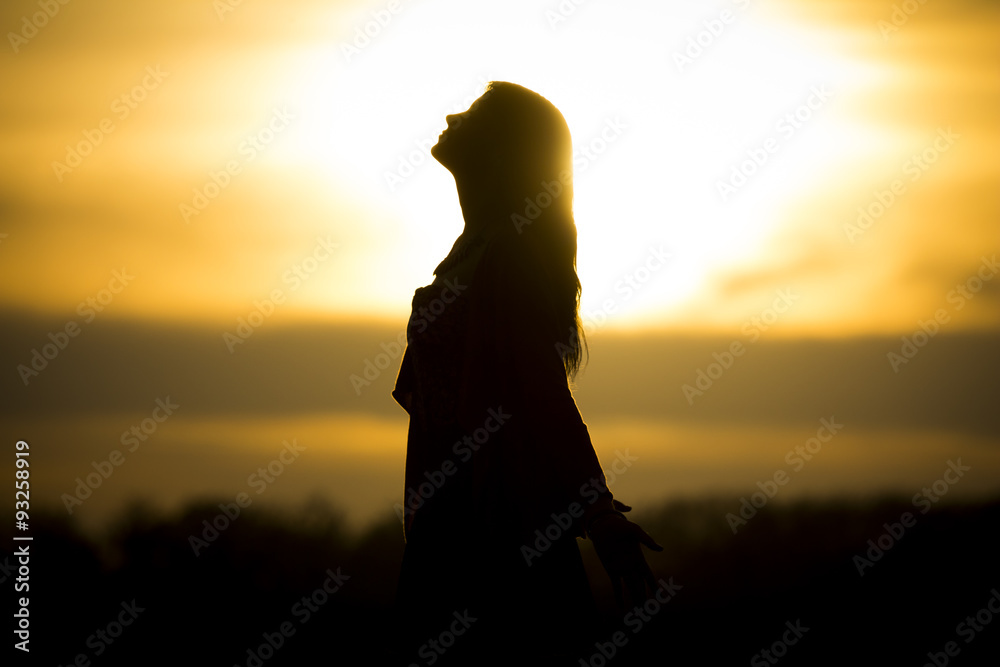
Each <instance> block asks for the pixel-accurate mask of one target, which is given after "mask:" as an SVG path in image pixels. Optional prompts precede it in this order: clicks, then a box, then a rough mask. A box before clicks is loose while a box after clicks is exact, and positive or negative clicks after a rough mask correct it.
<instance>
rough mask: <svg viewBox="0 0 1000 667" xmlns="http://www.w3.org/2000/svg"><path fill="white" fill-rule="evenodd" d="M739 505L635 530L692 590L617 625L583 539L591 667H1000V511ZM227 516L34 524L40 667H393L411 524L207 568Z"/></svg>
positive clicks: (326, 515)
mask: <svg viewBox="0 0 1000 667" xmlns="http://www.w3.org/2000/svg"><path fill="white" fill-rule="evenodd" d="M735 507H738V501H732V500H731V499H715V500H699V501H688V502H673V503H669V504H666V505H664V506H662V507H661V508H660V509H659V510H657V511H651V512H647V513H646V514H644V515H641V514H640V515H638V516H636V517H633V518H635V519H636V520H637V521H639V522H640V523H641V524H642V525H643V526H644V527H645V528H647V530H648V531H649V532H650V533H651V534H652V535H653V536H654V537H655V538H656V539H657V540H658V541H660V543H661V544H663V545H664V546H665V550H664V551H663V553H648V556H649V560H650V563H651V565H652V567H653V569H654V571H655V573H656V576H657V578H663V579H664V580H665V581H668V582H669V581H671V578H672V583H673V584H675V585H679V586H680V588H679V589H676V591H675V595H674V596H673V598H672V599H670V601H669V602H668V603H666V604H663V605H660V604H659V603H649V604H648V605H647V609H646V613H645V617H643V616H642V615H641V614H638V615H637V614H633V615H632V616H630V617H628V618H625V617H623V615H622V614H621V613H616V612H615V611H614V608H613V607H612V605H611V604H610V599H609V597H610V596H609V593H610V591H609V587H608V586H607V581H606V577H605V575H604V573H603V571H601V570H600V565H599V563H597V561H596V560H595V559H594V556H593V553H592V552H591V551H590V549H589V543H586V542H584V543H582V545H583V547H584V556H585V559H586V562H587V565H588V568H589V572H590V575H591V581H592V584H593V588H594V590H595V594H596V596H597V599H598V602H599V603H600V605H601V608H602V609H604V610H605V612H606V618H605V626H604V628H605V630H604V631H603V634H602V635H600V636H598V637H597V640H598V644H599V645H598V646H592V647H591V650H590V651H589V652H587V653H583V654H581V655H580V656H579V659H580V661H581V662H577V663H576V664H585V665H605V664H607V665H631V664H637V665H638V664H644V665H665V664H705V665H716V664H720V665H721V664H725V665H730V664H734V665H735V664H748V663H749V664H751V665H767V664H782V665H792V664H802V665H827V664H829V665H835V664H836V665H867V664H871V665H918V666H919V665H924V664H937V665H944V664H955V665H960V666H964V665H996V664H1000V662H998V656H1000V613H997V612H998V611H1000V593H998V590H1000V567H998V563H1000V534H998V529H1000V501H993V502H989V503H980V504H974V505H972V504H965V505H944V504H943V503H940V504H938V505H935V506H934V507H933V508H932V509H930V510H929V511H928V512H927V513H926V514H922V513H921V511H920V508H918V507H914V505H913V504H911V503H910V501H909V499H885V500H882V501H879V502H866V503H861V502H855V501H852V502H839V503H837V502H824V503H814V504H796V505H786V506H779V505H777V504H773V505H769V506H766V507H764V508H763V509H762V510H761V511H760V512H759V513H758V514H757V515H756V516H755V517H753V518H752V519H751V520H750V521H748V522H747V524H746V525H745V526H742V527H740V529H739V531H738V533H737V534H736V535H734V534H733V533H732V531H731V530H730V528H729V526H728V525H727V523H726V521H725V520H724V516H725V514H726V513H727V512H731V511H733V508H735ZM906 512H909V513H910V515H911V517H912V521H909V520H908V519H907V521H908V523H909V524H910V525H909V526H906V525H904V523H903V522H902V519H903V517H904V513H906ZM218 514H219V508H218V505H217V504H213V503H204V504H199V505H197V506H191V507H189V508H188V509H187V511H185V512H184V513H183V514H182V515H181V516H179V517H177V516H174V517H159V516H155V515H153V514H152V513H150V512H146V511H144V510H143V509H142V508H141V507H138V506H137V507H135V508H133V509H131V510H129V511H128V512H126V513H125V514H123V516H122V517H121V519H120V520H119V522H118V523H117V524H116V526H115V528H114V529H113V530H111V531H109V533H108V535H109V536H108V538H107V539H106V540H103V541H101V542H100V543H97V542H94V541H90V540H87V539H85V538H84V537H82V536H81V535H80V534H79V533H78V532H77V531H75V530H74V528H73V526H72V525H71V524H69V523H67V519H66V517H65V515H63V516H61V517H60V516H58V515H53V516H50V517H33V527H32V529H33V530H32V532H33V535H34V541H33V542H32V543H31V547H30V551H31V562H30V565H31V572H30V587H31V590H30V594H31V598H30V607H29V608H30V615H31V616H30V622H31V630H32V633H31V642H30V647H31V658H32V660H31V663H32V664H48V665H70V664H79V665H87V664H91V665H119V664H120V665H179V664H191V665H210V664H211V665H225V666H227V667H228V666H229V665H241V666H247V667H254V666H255V665H266V666H267V667H272V666H274V665H380V664H384V661H385V651H386V650H387V647H388V646H389V645H390V642H391V635H392V630H391V627H390V625H389V621H388V619H389V610H390V606H391V601H392V594H393V590H394V586H395V581H396V576H397V570H398V566H399V562H400V557H401V554H402V548H403V542H402V531H401V528H400V525H399V523H398V522H397V521H395V520H394V519H390V520H388V521H386V522H384V523H382V524H380V525H375V526H372V527H370V529H369V530H368V531H367V532H365V533H363V534H361V535H353V534H348V533H347V532H346V530H345V528H344V522H343V521H342V518H341V516H340V515H339V513H338V512H337V511H335V510H334V509H333V508H331V507H329V506H328V505H326V504H324V503H323V502H320V501H316V502H314V503H312V504H310V505H307V506H305V507H297V508H292V509H289V510H288V512H287V513H285V514H276V513H273V512H264V511H262V510H261V509H260V508H258V507H251V508H247V509H245V510H243V511H242V513H241V514H240V516H239V517H238V518H236V519H235V520H233V521H232V522H231V523H230V525H229V526H228V528H226V529H225V530H223V531H221V533H220V534H219V535H218V537H216V538H215V539H214V540H212V541H207V540H206V542H205V546H202V547H201V548H200V553H199V555H197V556H196V555H195V554H194V550H193V548H192V546H191V543H190V540H189V537H190V536H191V535H193V534H194V535H202V534H203V532H204V530H205V528H204V524H203V523H202V522H203V520H205V519H208V520H211V519H212V518H213V517H216V516H217V515H218ZM224 523H225V522H222V521H221V520H220V524H224ZM887 524H888V527H887ZM897 524H898V525H897ZM901 528H902V530H900V529H901ZM890 530H891V531H892V532H895V533H896V537H893V536H892V535H890V534H889V531H890ZM880 538H881V543H880ZM869 540H872V542H873V543H874V544H875V545H876V547H878V549H877V550H876V549H873V547H872V544H869ZM869 551H870V552H871V553H868V552H869ZM856 556H860V557H864V558H865V559H869V558H870V561H869V562H870V565H866V564H865V563H864V562H863V561H861V560H860V559H856V558H855V557H856ZM0 559H2V561H3V562H2V564H3V566H4V569H3V572H2V573H0V576H2V577H4V578H5V581H4V582H3V586H4V588H5V590H6V591H7V592H8V600H10V599H12V598H14V597H15V596H16V594H14V593H13V591H12V590H11V589H12V586H13V583H14V580H15V579H16V577H17V573H16V559H15V558H14V557H13V556H12V554H11V549H10V548H8V547H6V546H5V547H4V550H3V551H2V552H0ZM859 566H860V567H861V569H862V570H863V575H862V574H859ZM324 585H325V586H326V588H327V590H334V591H335V592H334V593H332V594H329V593H327V592H326V591H324V590H323V589H324ZM303 598H306V600H307V601H308V602H307V603H303ZM991 605H992V610H991V609H990V606H991ZM8 608H10V607H8ZM119 623H122V624H123V625H118V624H119ZM8 624H10V626H12V625H13V622H12V620H11V617H10V616H8ZM10 626H9V627H10ZM282 627H284V629H285V630H286V636H283V637H281V636H279V635H280V633H281V629H282ZM792 628H794V630H792ZM11 629H12V628H11ZM9 632H10V630H8V633H9ZM616 632H619V633H620V634H618V635H617V638H618V640H619V641H618V645H617V646H616V645H615V644H614V642H613V641H612V639H613V638H614V637H615V636H616V635H615V633H616ZM7 636H8V637H10V636H11V635H10V634H8V635H7ZM269 638H270V643H269ZM460 640H461V638H458V639H457V640H456V641H460ZM446 641H447V640H446ZM949 642H952V644H949ZM272 646H276V648H272ZM949 649H950V650H951V653H952V655H948V653H947V651H948V650H949ZM8 650H9V649H8ZM496 650H497V653H498V654H499V655H503V653H504V651H505V647H503V646H498V647H497V649H496ZM765 650H766V651H767V652H768V653H767V654H766V655H765V654H764V653H763V651H765ZM602 652H603V654H604V655H602ZM15 653H17V652H15ZM612 653H613V654H612ZM81 656H82V657H81ZM436 656H437V654H436V653H434V652H432V651H431V652H425V653H424V655H423V656H417V655H414V656H412V660H411V662H412V663H413V664H416V665H430V664H433V662H434V661H436V660H435V658H436ZM606 656H607V657H606ZM17 657H21V656H20V655H18V656H17ZM509 658H510V659H509V664H511V665H519V664H523V663H524V662H526V660H524V656H519V655H514V654H512V655H510V656H509Z"/></svg>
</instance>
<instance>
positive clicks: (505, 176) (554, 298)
mask: <svg viewBox="0 0 1000 667" xmlns="http://www.w3.org/2000/svg"><path fill="white" fill-rule="evenodd" d="M481 100H482V102H481V103H485V105H486V106H487V107H488V112H489V117H490V121H491V122H490V127H491V131H492V132H493V133H494V136H493V141H491V144H492V146H491V151H490V152H491V153H493V159H494V165H495V167H496V169H495V171H494V176H493V177H494V178H495V179H496V180H497V186H498V187H501V188H504V189H506V190H507V192H509V193H510V197H509V201H510V202H511V211H510V213H509V215H508V216H507V218H508V219H509V221H506V222H504V221H501V222H500V224H509V225H511V227H512V228H513V230H514V232H515V233H516V234H517V235H518V236H519V237H520V238H521V239H523V241H524V243H525V249H526V252H525V254H524V269H525V270H526V271H529V272H532V273H534V274H535V275H534V276H533V277H534V278H535V284H536V285H537V286H538V289H539V290H540V291H541V292H542V294H543V296H544V297H545V300H546V302H547V303H548V304H549V306H550V307H551V308H552V310H553V313H554V314H555V317H556V320H557V323H558V332H559V333H558V334H557V335H558V339H557V340H555V341H553V346H554V348H555V350H556V352H558V353H559V355H560V356H561V358H562V362H563V366H564V368H565V369H566V375H567V377H569V378H571V379H572V378H574V377H575V376H576V374H577V372H578V371H579V369H580V367H581V365H582V364H583V359H584V354H585V352H586V340H585V338H584V331H583V325H582V323H581V321H580V315H579V311H580V293H581V285H580V278H579V276H578V275H577V272H576V251H577V241H576V223H575V221H574V218H573V143H572V139H571V137H570V132H569V126H568V125H567V124H566V119H565V118H563V115H562V113H560V112H559V110H558V109H557V108H556V107H555V106H554V105H553V104H552V103H551V102H549V101H548V100H547V99H545V98H544V97H542V96H541V95H539V94H538V93H536V92H534V91H531V90H528V89H527V88H524V87H523V86H519V85H517V84H513V83H508V82H506V81H492V82H490V83H489V85H488V86H487V89H486V94H485V95H484V96H483V98H481Z"/></svg>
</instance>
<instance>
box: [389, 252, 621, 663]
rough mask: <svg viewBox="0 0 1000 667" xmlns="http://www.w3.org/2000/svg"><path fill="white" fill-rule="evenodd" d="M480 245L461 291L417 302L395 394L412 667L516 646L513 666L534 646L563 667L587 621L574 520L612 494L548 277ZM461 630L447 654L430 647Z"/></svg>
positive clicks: (424, 294)
mask: <svg viewBox="0 0 1000 667" xmlns="http://www.w3.org/2000/svg"><path fill="white" fill-rule="evenodd" d="M479 242H480V243H482V244H484V247H483V248H477V249H476V250H477V251H479V252H481V255H480V256H479V259H478V261H477V263H476V267H475V270H474V273H472V274H471V275H472V279H471V280H468V282H467V284H465V283H462V282H459V281H458V280H440V279H438V280H435V282H434V283H433V284H431V285H428V286H426V287H421V288H419V289H417V290H416V292H415V294H414V297H413V303H412V306H413V309H412V313H411V316H410V320H409V322H408V325H407V347H406V351H405V353H404V355H403V360H402V363H401V366H400V370H399V375H398V377H397V380H396V385H395V388H394V389H393V392H392V396H393V398H394V399H395V400H396V401H397V402H399V404H400V405H401V406H402V407H403V408H404V409H405V410H406V411H407V412H408V413H409V415H410V423H409V430H408V435H407V449H406V469H405V491H404V498H403V503H402V504H403V511H402V514H403V517H402V518H403V523H404V535H405V538H406V547H405V554H404V558H403V564H402V568H401V571H400V581H399V586H398V592H397V611H398V612H399V614H400V617H399V618H400V622H401V624H402V628H401V633H402V634H403V635H404V645H407V646H408V647H409V648H410V649H411V650H414V651H417V652H419V651H420V650H421V649H423V650H424V655H423V656H422V657H421V656H419V655H415V657H414V658H413V660H412V661H413V662H416V663H417V664H427V662H426V661H427V660H428V655H430V654H431V653H433V654H434V655H435V662H436V664H445V663H446V662H447V661H448V660H454V661H456V662H457V664H489V662H488V660H487V657H488V656H484V655H483V654H482V652H483V650H484V648H489V654H490V655H491V656H493V657H495V658H497V659H498V661H501V662H502V661H503V660H510V659H511V656H510V655H509V654H508V653H507V651H508V650H517V647H518V646H520V647H521V649H520V650H521V655H520V656H519V657H518V659H516V660H514V662H513V663H509V664H530V661H529V660H527V659H526V657H525V655H524V651H526V650H528V647H538V648H532V649H531V650H532V651H533V653H532V655H535V656H536V657H537V656H541V655H546V656H550V657H549V658H544V659H543V658H539V660H540V663H545V661H546V660H548V663H547V664H556V663H555V662H554V660H555V659H554V658H552V657H551V655H552V654H553V653H554V652H560V651H562V652H567V651H571V650H572V649H573V648H574V647H576V646H578V645H579V642H580V641H582V640H583V638H584V637H585V636H586V632H587V630H588V629H589V628H588V623H589V622H590V621H591V620H593V611H594V607H593V600H592V598H591V595H590V589H589V585H588V581H587V577H586V573H585V571H584V569H583V565H582V561H581V558H580V552H579V548H578V546H577V543H576V539H575V538H576V537H577V536H582V535H583V531H582V527H581V526H582V523H581V521H580V517H581V516H582V513H583V511H584V509H585V508H587V507H590V506H592V505H593V504H594V503H596V502H602V503H604V502H607V500H608V499H609V498H610V495H611V494H610V491H608V490H607V487H606V486H605V485H604V475H603V473H602V471H601V467H600V464H599V462H598V459H597V456H596V454H595V452H594V449H593V446H592V444H591V440H590V435H589V432H588V430H587V427H586V425H585V424H584V422H583V420H582V418H581V417H580V413H579V410H578V409H577V406H576V403H575V401H574V400H573V397H572V394H571V391H570V388H569V384H568V381H567V378H566V373H565V370H564V368H563V365H562V361H561V358H560V353H559V350H560V349H562V348H561V347H560V346H561V345H568V344H571V340H570V332H569V331H564V332H561V331H559V330H558V329H559V327H558V325H557V324H556V322H555V318H554V317H553V315H552V310H551V308H548V307H547V305H546V302H545V297H544V292H543V291H542V290H539V289H537V288H536V286H535V281H536V280H539V279H544V278H542V276H544V272H539V271H532V270H529V268H528V266H527V264H526V261H527V260H526V258H527V257H529V256H530V255H529V254H528V253H525V252H524V250H525V249H524V247H523V246H519V245H518V244H519V243H523V241H522V240H521V239H519V238H518V237H517V236H515V235H513V234H505V233H500V234H498V235H496V236H494V237H493V238H491V239H489V240H479ZM463 614H464V616H463ZM469 618H475V619H476V620H475V621H469V620H468V619H469ZM456 619H464V620H463V621H462V622H459V620H456ZM466 626H467V627H466ZM453 630H461V631H462V632H461V634H460V635H456V636H455V637H453V640H454V645H453V646H451V647H450V648H448V649H447V651H445V652H442V653H441V654H440V655H438V653H437V652H436V650H435V649H433V648H431V647H429V645H428V644H427V642H428V641H429V640H435V641H436V640H437V639H438V638H440V637H441V635H442V633H448V632H452V631H453ZM444 639H445V640H448V637H447V636H445V637H444ZM497 642H501V643H502V644H503V646H504V647H506V648H504V649H503V651H500V652H499V653H498V652H497V651H498V649H497V646H498V644H497ZM543 647H544V648H543ZM428 652H429V653H428ZM501 658H502V660H501ZM473 659H474V660H475V661H476V662H475V663H471V662H466V663H463V661H468V660H473ZM439 660H441V661H440V662H439Z"/></svg>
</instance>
